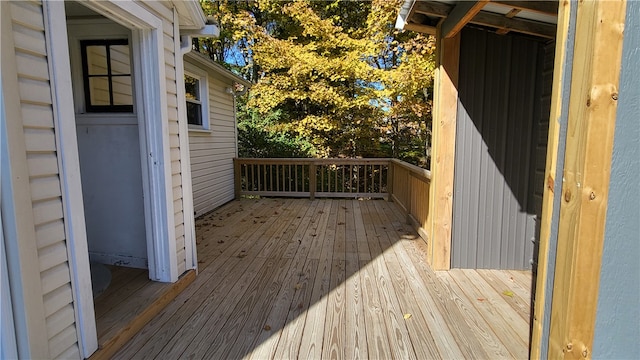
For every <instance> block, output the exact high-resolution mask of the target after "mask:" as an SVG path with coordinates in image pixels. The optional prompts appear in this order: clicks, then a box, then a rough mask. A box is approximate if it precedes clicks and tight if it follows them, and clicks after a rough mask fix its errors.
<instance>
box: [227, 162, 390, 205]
mask: <svg viewBox="0 0 640 360" xmlns="http://www.w3.org/2000/svg"><path fill="white" fill-rule="evenodd" d="M389 163H390V159H234V168H235V182H236V187H235V191H236V197H239V196H242V195H258V196H288V197H310V198H312V199H313V198H315V197H353V198H385V197H386V196H387V192H388V191H387V186H388V184H387V179H388V176H387V173H388V171H389Z"/></svg>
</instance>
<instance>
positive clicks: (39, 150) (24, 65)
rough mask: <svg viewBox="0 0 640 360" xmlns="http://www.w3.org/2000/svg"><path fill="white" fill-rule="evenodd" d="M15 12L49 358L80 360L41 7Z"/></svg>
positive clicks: (20, 5)
mask: <svg viewBox="0 0 640 360" xmlns="http://www.w3.org/2000/svg"><path fill="white" fill-rule="evenodd" d="M10 9H11V17H12V27H13V34H14V45H15V57H16V64H17V70H18V74H17V75H18V87H19V89H18V92H19V96H20V106H21V110H22V119H23V126H24V136H25V144H26V151H27V154H26V155H27V162H28V167H29V183H30V188H31V201H32V206H33V214H34V220H35V221H34V222H35V223H34V227H35V232H36V239H35V241H36V243H37V249H38V259H39V264H38V266H39V270H40V277H41V281H42V297H43V300H42V302H43V306H44V310H45V316H46V331H47V335H48V339H49V344H48V346H49V354H50V357H51V358H58V357H62V358H80V352H79V348H78V335H77V330H76V324H75V319H76V315H75V309H74V301H73V294H72V290H71V274H70V270H69V261H68V251H69V249H67V244H66V235H65V221H64V216H63V209H62V206H63V204H62V195H61V184H60V178H59V170H58V158H57V155H56V150H57V149H56V134H55V129H54V122H53V109H52V100H51V88H50V85H49V67H48V62H47V50H46V43H45V33H44V17H43V11H42V5H41V4H39V3H37V2H12V3H11V7H10ZM7 55H10V54H3V56H7Z"/></svg>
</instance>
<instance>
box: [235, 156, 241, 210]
mask: <svg viewBox="0 0 640 360" xmlns="http://www.w3.org/2000/svg"><path fill="white" fill-rule="evenodd" d="M240 166H241V164H240V162H239V161H238V159H235V158H234V159H233V183H234V189H233V190H234V193H235V198H236V200H238V199H240V193H241V191H242V171H241V167H240Z"/></svg>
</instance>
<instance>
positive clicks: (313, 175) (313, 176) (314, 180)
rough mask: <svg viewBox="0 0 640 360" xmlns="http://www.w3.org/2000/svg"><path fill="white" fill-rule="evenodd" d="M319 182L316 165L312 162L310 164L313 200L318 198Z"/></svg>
mask: <svg viewBox="0 0 640 360" xmlns="http://www.w3.org/2000/svg"><path fill="white" fill-rule="evenodd" d="M317 181H318V179H317V177H316V164H315V163H314V162H311V163H310V164H309V198H311V200H314V199H315V198H316V187H317V186H318V185H317Z"/></svg>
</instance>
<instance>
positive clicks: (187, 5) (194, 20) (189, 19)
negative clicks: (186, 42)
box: [173, 0, 207, 30]
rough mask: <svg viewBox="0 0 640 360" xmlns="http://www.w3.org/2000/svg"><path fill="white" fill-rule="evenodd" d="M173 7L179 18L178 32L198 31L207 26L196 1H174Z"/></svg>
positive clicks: (200, 7)
mask: <svg viewBox="0 0 640 360" xmlns="http://www.w3.org/2000/svg"><path fill="white" fill-rule="evenodd" d="M173 5H174V6H175V8H176V11H178V17H179V18H180V30H199V29H202V28H204V26H205V25H206V24H207V18H206V17H205V16H204V12H202V6H200V2H199V1H198V0H174V1H173Z"/></svg>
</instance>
